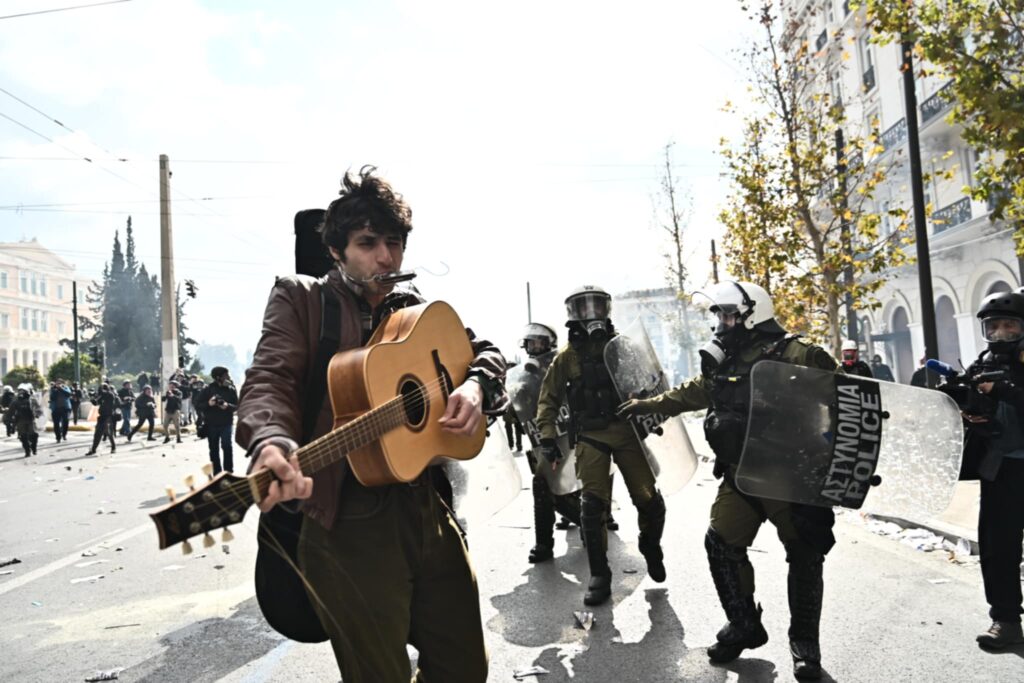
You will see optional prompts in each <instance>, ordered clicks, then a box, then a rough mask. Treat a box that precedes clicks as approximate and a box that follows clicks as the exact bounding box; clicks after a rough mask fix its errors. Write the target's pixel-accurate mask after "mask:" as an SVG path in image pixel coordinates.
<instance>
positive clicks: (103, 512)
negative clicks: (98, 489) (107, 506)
mask: <svg viewBox="0 0 1024 683" xmlns="http://www.w3.org/2000/svg"><path fill="white" fill-rule="evenodd" d="M106 513H107V511H106V510H104V509H103V508H99V509H98V510H96V514H97V515H104V514H106Z"/></svg>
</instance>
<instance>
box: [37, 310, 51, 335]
mask: <svg viewBox="0 0 1024 683" xmlns="http://www.w3.org/2000/svg"><path fill="white" fill-rule="evenodd" d="M39 327H40V329H41V330H42V331H43V332H49V331H50V314H49V313H47V312H46V311H40V312H39Z"/></svg>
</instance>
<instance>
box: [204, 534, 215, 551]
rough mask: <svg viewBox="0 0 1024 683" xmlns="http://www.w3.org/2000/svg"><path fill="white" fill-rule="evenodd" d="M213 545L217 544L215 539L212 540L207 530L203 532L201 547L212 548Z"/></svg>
mask: <svg viewBox="0 0 1024 683" xmlns="http://www.w3.org/2000/svg"><path fill="white" fill-rule="evenodd" d="M215 545H217V541H215V540H213V536H211V535H210V532H209V531H207V532H206V533H205V534H203V547H204V548H212V547H213V546H215Z"/></svg>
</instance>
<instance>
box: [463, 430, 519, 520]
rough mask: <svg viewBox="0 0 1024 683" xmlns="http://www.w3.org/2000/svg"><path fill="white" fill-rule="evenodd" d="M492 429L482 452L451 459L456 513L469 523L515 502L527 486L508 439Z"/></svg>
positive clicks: (486, 517) (488, 517)
mask: <svg viewBox="0 0 1024 683" xmlns="http://www.w3.org/2000/svg"><path fill="white" fill-rule="evenodd" d="M498 432H499V430H497V429H492V430H491V431H490V434H489V435H488V436H487V439H486V440H485V441H484V447H483V449H482V450H481V451H480V453H479V454H478V455H477V456H476V457H475V458H471V459H470V460H448V461H446V462H445V472H446V473H447V474H448V479H449V481H451V484H452V493H453V494H454V495H453V498H454V503H455V516H456V517H458V518H459V521H460V522H461V523H463V524H465V525H467V526H468V525H473V524H482V523H484V522H486V521H487V520H488V519H490V518H491V517H492V516H493V515H494V514H496V513H497V512H498V511H499V510H501V509H502V508H504V507H505V506H506V505H508V504H509V503H511V502H512V501H513V500H514V499H515V497H516V496H517V495H519V491H520V490H522V488H523V479H522V476H521V475H520V474H519V466H518V465H517V464H516V461H515V459H514V458H513V457H512V451H511V450H510V449H509V447H508V441H506V440H505V435H504V434H499V433H498Z"/></svg>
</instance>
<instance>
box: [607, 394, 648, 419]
mask: <svg viewBox="0 0 1024 683" xmlns="http://www.w3.org/2000/svg"><path fill="white" fill-rule="evenodd" d="M653 412H655V410H654V408H653V407H652V406H651V404H650V403H649V402H648V401H645V400H643V399H639V398H631V399H629V400H628V401H626V402H625V403H622V404H621V405H619V407H618V408H616V409H615V414H616V415H618V416H619V417H631V416H633V415H649V414H650V413H653Z"/></svg>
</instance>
